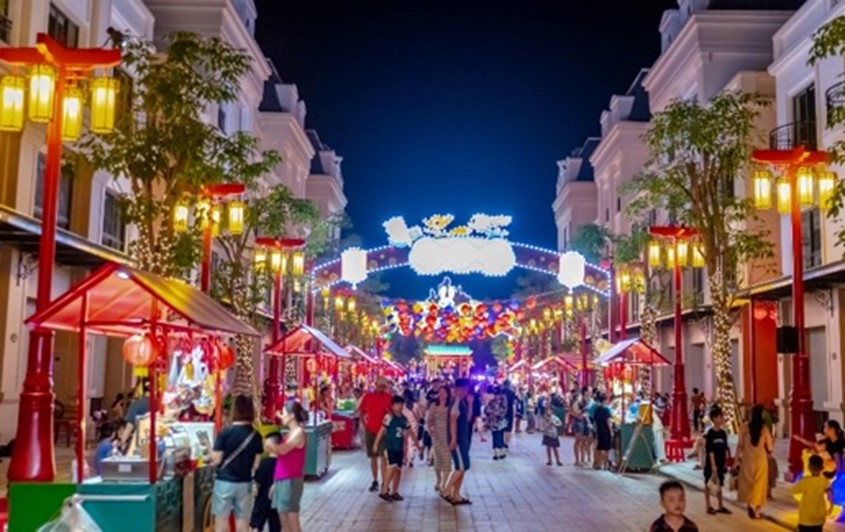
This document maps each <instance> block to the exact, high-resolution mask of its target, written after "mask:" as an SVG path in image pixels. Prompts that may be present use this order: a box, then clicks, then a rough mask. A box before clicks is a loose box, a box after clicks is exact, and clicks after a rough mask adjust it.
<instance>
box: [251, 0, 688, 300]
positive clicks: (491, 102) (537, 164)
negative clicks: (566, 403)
mask: <svg viewBox="0 0 845 532" xmlns="http://www.w3.org/2000/svg"><path fill="white" fill-rule="evenodd" d="M256 4H257V6H258V24H257V32H256V33H257V38H258V41H259V43H260V44H261V46H262V48H263V49H264V52H265V53H266V54H267V55H268V56H269V57H270V58H272V59H273V61H274V63H275V64H276V67H277V68H278V70H279V71H280V74H281V76H282V78H283V79H284V80H285V81H286V82H293V83H296V84H297V85H298V87H299V92H300V95H301V96H302V98H303V99H304V100H305V102H306V104H307V106H308V117H307V122H308V127H310V128H314V129H317V130H318V131H319V133H320V136H321V138H322V139H323V141H324V142H326V143H327V144H329V145H330V146H332V147H333V148H334V149H335V150H336V151H337V152H338V153H339V154H340V155H341V156H342V157H343V158H344V161H343V174H344V178H345V183H346V195H347V197H348V199H349V206H348V208H347V212H348V214H349V215H350V217H351V218H352V221H353V223H354V230H353V231H354V232H355V233H358V234H360V235H361V236H362V237H363V239H364V244H365V245H366V246H367V247H373V246H378V245H382V244H385V243H386V239H385V236H384V231H383V229H382V227H381V223H382V222H383V221H384V220H386V219H387V218H389V217H390V216H393V215H397V214H399V215H403V216H405V218H406V220H407V221H408V223H409V224H414V223H417V222H418V221H419V220H420V219H421V218H423V217H426V216H428V215H430V214H433V213H440V212H451V213H453V214H455V215H456V222H464V221H465V219H467V218H468V217H469V216H471V215H472V214H473V213H475V212H485V213H488V214H510V215H512V216H513V217H514V223H513V225H512V227H511V233H512V239H514V240H519V241H523V242H528V243H532V244H536V245H540V246H544V247H554V246H555V245H556V236H555V235H556V233H555V225H554V219H553V216H552V211H551V203H552V201H553V200H554V192H555V188H554V187H555V180H556V176H557V167H556V165H555V161H557V160H558V159H562V158H564V157H565V156H566V155H567V154H568V153H570V152H571V151H572V149H573V148H575V147H577V146H579V145H580V144H582V143H583V141H584V138H585V137H586V136H588V135H591V134H592V135H594V134H597V133H598V130H599V126H598V119H599V114H600V113H601V111H602V109H604V108H605V107H606V106H607V103H608V101H609V98H610V96H611V94H613V93H621V92H624V91H625V90H626V89H627V88H628V86H629V85H630V83H631V81H632V80H633V78H634V76H635V75H636V73H637V72H638V70H639V69H640V68H641V67H644V66H649V65H650V64H651V63H653V61H654V59H655V58H656V57H657V54H658V53H659V34H658V31H657V27H658V24H659V21H660V16H661V13H662V11H663V10H664V9H667V8H671V7H674V6H676V2H675V1H674V0H642V1H636V2H635V1H629V0H614V1H602V0H589V1H583V2H578V3H577V4H576V3H575V2H563V1H557V2H531V1H521V2H513V1H503V2H489V1H475V0H451V1H439V0H431V1H426V2H420V1H410V0H407V1H404V2H390V1H384V0H380V1H375V0H356V1H348V0H336V1H326V0H284V1H281V0H256ZM514 277H515V275H511V276H509V277H508V278H507V279H505V280H498V281H494V282H488V281H487V280H484V279H478V278H473V279H461V282H462V283H463V284H464V285H465V287H468V288H469V289H470V291H471V292H472V293H473V295H476V296H478V297H501V296H505V295H506V294H508V293H509V292H510V289H511V286H512V281H513V278H514ZM386 280H387V281H388V282H389V283H390V284H391V286H392V288H391V291H390V292H391V294H395V295H402V296H405V297H423V296H425V295H426V294H427V287H428V286H430V285H434V284H436V282H437V280H436V279H433V278H428V279H420V280H417V279H415V278H414V276H413V275H412V274H411V273H410V272H408V271H406V270H401V273H398V272H397V273H391V274H390V275H388V276H386Z"/></svg>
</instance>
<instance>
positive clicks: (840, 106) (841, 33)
mask: <svg viewBox="0 0 845 532" xmlns="http://www.w3.org/2000/svg"><path fill="white" fill-rule="evenodd" d="M843 55H845V16H839V17H836V18H835V19H833V20H831V21H830V22H828V23H827V24H825V25H824V26H822V27H821V28H820V29H819V30H818V31H817V32H816V34H815V35H814V36H813V47H812V49H811V50H810V61H809V63H810V65H812V66H815V65H816V64H817V63H818V62H819V61H822V60H824V59H829V58H833V57H838V58H840V59H841V58H842V56H843ZM843 75H845V74H840V77H842V76H843ZM841 94H842V93H841V92H840V95H841ZM831 104H832V106H831ZM843 126H845V99H843V98H842V97H841V96H840V97H839V98H833V99H831V100H829V101H828V109H827V127H828V129H841V128H842V127H843ZM826 148H827V152H828V153H829V154H830V157H831V160H832V162H834V163H839V164H842V163H843V162H845V141H843V140H838V141H835V142H834V143H833V144H832V145H831V146H827V147H826ZM828 207H829V209H828V211H827V216H828V217H829V218H832V219H835V220H839V219H841V218H842V212H843V207H845V182H843V180H842V179H837V180H836V185H835V187H834V189H833V194H832V195H831V200H830V204H829V205H828ZM836 236H837V241H838V244H839V245H843V244H845V227H842V228H840V229H839V231H838V232H837V234H836Z"/></svg>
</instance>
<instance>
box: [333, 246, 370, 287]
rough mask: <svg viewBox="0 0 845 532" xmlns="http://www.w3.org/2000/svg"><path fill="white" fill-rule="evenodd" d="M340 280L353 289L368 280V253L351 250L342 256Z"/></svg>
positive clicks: (361, 250)
mask: <svg viewBox="0 0 845 532" xmlns="http://www.w3.org/2000/svg"><path fill="white" fill-rule="evenodd" d="M340 278H341V279H342V280H343V281H346V282H347V283H350V284H351V285H352V286H353V287H354V286H356V285H357V284H358V283H360V282H363V281H365V280H366V279H367V252H366V251H364V250H363V249H361V248H349V249H346V250H344V251H343V253H341V254H340Z"/></svg>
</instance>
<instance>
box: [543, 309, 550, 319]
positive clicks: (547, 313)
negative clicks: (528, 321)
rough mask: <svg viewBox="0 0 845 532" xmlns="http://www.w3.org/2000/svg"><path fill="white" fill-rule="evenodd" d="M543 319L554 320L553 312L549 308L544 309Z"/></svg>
mask: <svg viewBox="0 0 845 532" xmlns="http://www.w3.org/2000/svg"><path fill="white" fill-rule="evenodd" d="M543 319H544V320H546V321H550V320H551V319H552V310H551V309H550V308H549V307H546V308H544V309H543Z"/></svg>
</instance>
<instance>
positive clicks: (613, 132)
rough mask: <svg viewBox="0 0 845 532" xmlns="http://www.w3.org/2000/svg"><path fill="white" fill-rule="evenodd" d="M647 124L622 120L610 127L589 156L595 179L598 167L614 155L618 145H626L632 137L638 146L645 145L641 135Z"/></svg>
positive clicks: (646, 129) (647, 126) (646, 128)
mask: <svg viewBox="0 0 845 532" xmlns="http://www.w3.org/2000/svg"><path fill="white" fill-rule="evenodd" d="M649 125H650V123H649V122H632V121H629V120H623V121H620V122H617V123H616V124H614V125H613V127H612V128H610V131H608V132H607V135H605V136H604V137H603V138H602V139H601V142H599V145H598V146H596V150H595V151H594V152H593V154H592V155H591V156H590V164H592V165H593V171H594V172H595V173H596V177H597V179H598V174H599V173H600V172H599V169H600V168H601V167H603V166H604V165H605V164H607V162H608V161H609V159H610V158H612V157H614V156H615V155H616V151H617V150H619V148H620V147H621V146H620V145H627V144H628V141H629V140H631V139H632V138H633V139H634V140H636V142H637V143H638V144H639V146H642V147H644V146H645V141H644V140H642V135H644V134H645V133H646V132H647V131H648V128H649Z"/></svg>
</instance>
